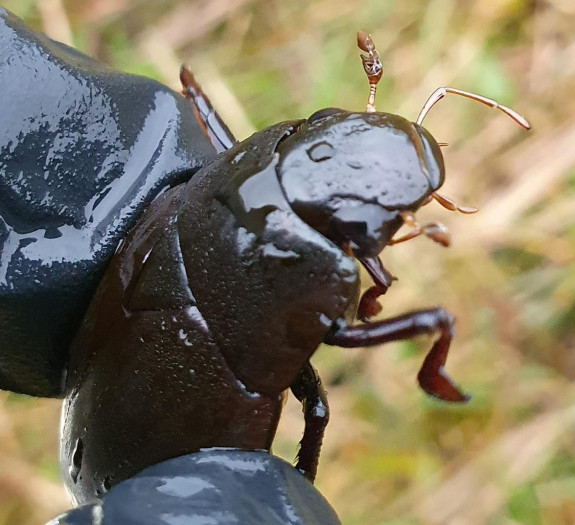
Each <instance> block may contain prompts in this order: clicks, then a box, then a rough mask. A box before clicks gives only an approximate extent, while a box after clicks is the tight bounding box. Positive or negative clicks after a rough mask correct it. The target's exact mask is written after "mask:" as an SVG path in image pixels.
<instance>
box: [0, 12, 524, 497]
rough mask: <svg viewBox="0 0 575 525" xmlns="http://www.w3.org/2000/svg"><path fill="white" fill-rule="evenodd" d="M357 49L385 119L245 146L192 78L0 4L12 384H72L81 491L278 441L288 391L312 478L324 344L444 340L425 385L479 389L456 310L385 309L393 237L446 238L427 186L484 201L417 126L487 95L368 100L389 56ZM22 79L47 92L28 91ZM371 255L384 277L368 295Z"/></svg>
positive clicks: (314, 122) (4, 380)
mask: <svg viewBox="0 0 575 525" xmlns="http://www.w3.org/2000/svg"><path fill="white" fill-rule="evenodd" d="M358 43H359V45H360V48H361V49H362V50H364V51H366V52H368V53H369V56H368V57H365V56H364V57H363V59H364V67H366V66H367V68H366V72H368V78H369V80H370V84H371V91H370V99H369V103H368V109H369V110H370V112H366V113H354V112H348V111H344V110H340V109H333V108H332V109H325V110H321V111H319V112H317V113H315V114H314V115H312V116H311V117H310V118H309V119H307V120H298V121H292V122H283V123H279V124H276V125H274V126H271V127H270V128H268V129H266V130H264V131H262V132H259V133H256V134H254V135H253V136H252V137H250V138H248V139H247V140H245V141H243V142H240V143H236V141H235V139H234V138H233V136H232V135H231V134H230V133H229V130H228V129H227V128H226V127H225V125H224V124H223V123H222V122H221V120H220V119H219V117H218V115H217V114H216V113H215V112H214V111H213V109H212V107H211V105H210V103H209V100H208V99H207V97H206V96H205V94H203V92H201V89H200V88H199V86H197V84H196V83H195V80H194V79H193V76H192V75H191V73H189V72H188V71H186V70H183V71H182V81H183V85H184V88H185V90H184V91H185V94H186V97H187V98H188V101H186V100H185V99H184V98H182V97H180V96H179V95H177V94H176V93H174V92H171V91H170V90H168V89H167V88H165V87H163V86H161V85H159V84H157V83H154V82H152V81H148V80H147V79H141V78H139V77H132V76H128V75H121V74H118V73H115V72H113V71H111V70H109V69H107V68H106V67H105V66H102V65H100V64H98V63H97V62H94V61H92V60H90V59H88V58H86V57H84V56H82V55H80V54H78V53H76V52H75V51H73V50H71V49H69V48H67V47H65V46H62V45H61V44H57V43H54V42H52V41H50V40H49V39H47V38H45V37H43V36H38V35H35V34H33V33H31V32H29V31H28V30H27V29H26V28H25V27H24V26H23V25H22V24H21V22H20V21H18V20H17V19H16V18H15V17H13V16H12V15H10V14H8V13H7V12H6V11H4V10H1V9H0V44H2V47H0V66H2V67H0V89H2V91H3V93H8V94H9V95H10V96H3V97H1V98H0V103H1V104H3V106H2V107H1V108H0V109H1V110H2V111H3V112H4V113H3V114H4V115H6V116H5V117H4V119H5V120H4V122H7V123H9V124H7V127H6V129H5V130H4V134H3V135H2V136H0V163H1V165H0V167H1V168H2V171H1V178H0V182H1V184H2V187H1V190H2V191H1V192H0V215H1V217H2V222H0V246H1V248H2V253H1V257H0V332H1V333H2V336H1V338H0V388H5V389H11V390H14V391H17V392H23V393H28V394H33V395H44V396H57V395H61V394H62V393H64V394H65V395H66V399H65V405H64V414H63V424H62V431H63V433H62V442H61V460H62V466H63V474H64V478H65V482H66V484H67V486H68V488H69V490H70V493H71V494H72V495H73V497H74V498H75V500H76V501H77V502H79V503H82V502H87V501H89V500H91V499H93V498H95V497H102V496H103V495H104V494H105V493H107V492H108V491H109V490H110V489H111V488H112V487H114V486H116V485H118V484H121V482H123V481H124V480H127V479H130V478H131V477H132V476H134V475H136V474H137V473H138V472H140V471H142V470H143V469H145V468H147V467H149V466H151V465H155V464H158V463H160V462H162V461H164V460H167V459H169V458H174V457H180V456H184V455H186V454H191V453H196V452H197V451H199V450H200V449H205V448H212V447H228V448H233V449H241V450H244V451H254V450H258V449H263V450H269V449H270V447H271V445H272V441H273V438H274V435H275V431H276V427H277V424H278V420H279V417H280V413H281V408H282V402H283V398H284V396H285V395H286V392H287V390H288V389H291V391H292V393H293V394H294V395H295V396H296V397H297V399H298V400H299V401H300V402H301V403H302V406H303V412H304V418H305V428H304V434H303V438H302V440H301V443H300V450H299V453H298V460H297V464H296V468H297V469H298V470H299V471H300V472H301V473H303V474H304V475H305V476H306V477H307V478H308V479H309V480H310V481H313V479H314V477H315V474H316V469H317V463H318V458H319V451H320V447H321V443H322V438H323V432H324V429H325V426H326V424H327V421H328V418H329V410H328V406H327V399H326V395H325V391H324V390H323V387H322V383H321V380H320V378H319V375H318V374H317V372H316V371H315V370H314V368H313V367H312V366H311V364H310V361H309V360H310V357H311V356H312V355H313V353H314V352H315V350H316V349H317V347H318V346H319V345H320V344H321V343H326V344H330V345H340V346H346V347H362V346H370V345H377V344H381V343H385V342H389V341H395V340H400V339H405V338H409V337H413V336H416V335H420V334H432V335H436V336H437V338H436V340H435V342H434V344H433V346H432V348H431V350H430V351H429V353H428V355H427V357H426V358H425V361H424V363H423V366H422V368H421V371H420V372H419V375H418V380H419V384H420V385H421V387H422V388H423V389H424V390H425V391H426V392H427V393H429V394H430V395H433V396H435V397H438V398H440V399H443V400H448V401H465V400H466V399H467V396H465V395H464V394H463V393H461V392H460V391H459V390H458V389H457V387H456V386H455V385H454V384H453V383H451V381H450V380H449V378H448V377H447V376H446V374H445V372H444V369H443V365H444V364H445V361H446V358H447V354H448V351H449V346H450V343H451V339H452V335H453V330H452V326H453V318H452V317H451V316H450V315H449V314H448V313H447V312H446V311H445V310H443V309H442V308H431V309H428V310H419V311H414V312H410V313H406V314H404V315H401V316H398V317H395V318H392V319H387V320H380V321H375V322H370V321H369V319H370V317H371V316H372V315H373V314H374V312H376V311H377V303H376V298H377V297H378V296H380V295H382V294H384V293H385V292H386V290H387V288H388V287H389V286H390V285H391V283H392V281H393V276H392V275H391V274H390V273H389V272H388V271H387V270H386V269H385V267H384V266H383V264H382V262H381V260H380V258H379V254H380V252H381V251H382V250H383V249H384V248H385V247H386V246H389V245H392V244H395V243H397V242H401V241H403V240H407V239H410V238H413V237H415V236H417V235H419V234H421V233H425V234H426V235H428V236H429V237H430V238H432V239H433V240H435V241H437V242H439V243H440V244H443V245H446V244H448V240H447V237H446V231H445V229H444V227H443V226H441V225H440V224H439V223H430V224H429V225H427V226H425V227H421V225H419V224H418V223H417V221H416V220H415V216H414V213H415V212H416V211H417V210H418V209H419V208H420V207H421V206H423V205H424V204H426V203H427V202H429V201H430V200H431V199H435V200H437V201H439V202H440V203H441V204H442V205H444V206H445V207H447V208H449V209H457V210H459V211H462V212H464V213H469V212H470V209H466V208H461V207H458V206H456V205H455V204H454V203H453V202H452V201H450V200H449V199H447V198H445V197H443V196H441V195H439V194H437V193H436V190H437V189H438V188H439V187H440V186H441V185H442V184H443V181H444V165H443V158H442V155H441V152H440V149H439V145H438V144H437V142H436V141H435V140H434V139H433V137H432V136H431V135H430V134H429V133H428V132H427V131H426V130H425V129H424V128H422V127H421V126H420V125H419V124H418V123H420V122H421V120H422V118H423V116H424V113H425V111H428V109H429V107H431V106H432V105H433V104H434V103H435V102H436V101H437V100H439V99H440V98H441V97H442V96H444V94H445V93H446V92H451V93H457V94H463V95H464V96H469V95H472V94H469V93H466V92H461V91H459V90H454V89H453V88H441V89H440V90H438V91H437V92H436V93H435V94H434V96H432V98H430V101H428V103H427V104H426V106H424V111H423V112H422V114H420V117H419V118H418V119H417V122H418V123H412V122H410V121H408V120H406V119H404V118H402V117H400V116H397V115H391V114H387V113H377V112H372V110H374V106H373V101H374V96H375V88H374V86H375V84H374V82H376V81H375V80H374V79H376V78H379V76H377V75H379V74H380V70H378V67H379V66H380V63H379V58H378V55H377V52H376V51H375V47H374V46H373V43H372V42H371V40H370V38H369V36H368V35H367V34H358ZM374 66H377V67H374ZM14 75H18V82H19V85H24V86H25V87H26V89H28V88H30V91H27V92H24V93H23V94H21V93H13V92H12V91H14V89H13V86H14ZM38 86H42V87H43V88H44V90H43V91H41V90H39V89H38ZM441 90H443V91H441ZM470 98H474V99H475V100H479V101H481V102H483V103H485V104H487V105H491V106H493V107H499V108H500V109H502V110H503V111H504V112H507V113H508V114H509V111H511V110H509V109H508V108H504V107H500V106H498V105H497V104H496V103H495V102H494V101H491V100H490V99H486V98H484V97H480V96H477V95H472V96H470ZM426 108H427V109H426ZM512 118H515V120H517V121H518V122H519V123H521V121H520V119H521V118H522V117H520V116H519V118H516V116H512ZM525 123H526V122H525ZM521 125H524V126H525V124H523V123H522V124H521ZM216 152H221V153H220V155H219V156H217V157H216ZM194 172H196V173H195V174H194ZM192 174H194V175H193V176H192ZM179 183H181V184H179ZM178 184H179V185H178ZM144 209H145V211H144ZM142 212H143V213H142ZM403 224H406V225H408V226H412V227H413V230H412V232H411V233H410V234H408V235H405V236H403V237H399V238H394V235H395V234H396V232H397V230H398V229H399V228H400V227H401V226H402V225H403ZM130 228H131V230H130V232H129V234H127V235H126V232H127V231H128V230H129V229H130ZM114 251H115V253H114ZM113 253H114V255H113V256H112V254H113ZM357 262H359V263H361V264H362V265H363V266H364V267H365V269H366V270H367V272H368V274H369V276H370V277H371V279H372V280H373V282H374V286H373V287H372V288H370V290H368V292H366V293H364V294H363V295H362V296H361V300H360V279H359V269H358V264H357ZM104 269H105V273H104ZM102 275H103V277H102ZM98 281H100V283H99V286H98V289H97V291H96V292H95V293H94V291H95V289H96V286H97V285H98ZM92 297H93V298H92ZM90 298H92V300H91V303H90V306H89V308H88V309H87V310H86V308H87V305H88V302H89V300H90ZM356 318H357V319H360V320H362V321H365V323H364V324H354V321H355V319H356ZM30 319H34V322H33V323H31V322H30ZM81 320H82V321H81ZM80 321H81V324H80ZM233 454H235V452H233V453H230V457H231V455H233ZM250 454H253V452H250ZM224 455H225V454H224ZM226 457H227V456H226ZM246 457H247V456H246ZM172 474H173V479H172V481H173V482H174V483H176V482H177V480H178V473H177V469H176V470H175V471H174V472H173V473H172ZM172 481H170V482H169V483H171V482H172ZM224 485H225V484H224ZM118 486H120V485H118ZM130 486H132V485H130ZM222 490H233V487H232V486H231V485H229V486H228V485H225V486H224V487H223V489H222ZM305 491H313V488H312V487H311V485H309V486H308V489H305ZM214 494H215V492H214ZM214 494H213V495H214ZM286 494H287V492H286ZM213 495H212V496H213ZM252 495H253V494H252ZM110 501H117V500H116V499H112V500H110ZM210 501H212V502H213V504H216V503H215V502H216V499H214V497H212V499H210ZM105 505H106V504H105V503H104V506H105ZM111 505H112V504H111ZM114 505H115V504H114ZM262 505H264V506H265V502H262Z"/></svg>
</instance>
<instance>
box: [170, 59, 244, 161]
mask: <svg viewBox="0 0 575 525" xmlns="http://www.w3.org/2000/svg"><path fill="white" fill-rule="evenodd" d="M180 80H181V82H182V86H183V87H184V89H183V90H182V93H183V94H184V96H185V97H186V98H187V99H188V100H189V101H190V102H191V104H192V109H193V110H194V115H195V116H196V120H197V121H198V124H199V125H200V127H201V128H202V130H203V132H204V135H206V137H208V139H209V140H210V142H211V143H212V146H214V148H216V151H217V152H218V153H221V152H222V151H226V150H228V149H230V148H231V147H232V146H233V145H234V144H235V143H236V142H237V140H236V138H235V137H234V136H233V134H232V132H231V131H230V130H229V128H228V127H227V126H226V125H225V124H224V121H223V120H222V119H221V117H220V116H219V115H218V112H217V111H216V110H215V109H214V108H213V106H212V103H211V102H210V99H209V98H208V96H207V95H206V94H205V93H204V92H203V91H202V88H201V87H200V85H199V84H198V82H197V81H196V79H195V77H194V75H193V74H192V72H191V71H190V70H189V69H188V68H187V67H186V66H182V67H181V69H180Z"/></svg>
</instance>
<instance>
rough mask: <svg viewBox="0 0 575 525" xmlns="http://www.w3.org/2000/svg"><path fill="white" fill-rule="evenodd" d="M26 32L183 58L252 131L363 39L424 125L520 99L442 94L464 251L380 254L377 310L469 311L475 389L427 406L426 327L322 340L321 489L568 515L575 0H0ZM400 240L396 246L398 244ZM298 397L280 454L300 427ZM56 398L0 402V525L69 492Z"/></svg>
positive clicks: (316, 88) (385, 503) (317, 85)
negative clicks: (348, 342) (462, 397)
mask: <svg viewBox="0 0 575 525" xmlns="http://www.w3.org/2000/svg"><path fill="white" fill-rule="evenodd" d="M2 4H3V5H4V6H5V7H7V8H8V9H11V10H13V11H15V12H16V13H17V14H20V15H22V16H25V18H26V20H27V21H28V22H29V23H30V24H31V25H32V26H33V27H35V28H38V29H42V28H43V29H44V30H45V31H47V32H48V33H49V34H50V35H52V36H53V37H54V38H58V39H61V40H71V41H72V42H73V43H74V44H75V45H77V46H79V47H80V48H81V49H82V50H83V51H85V52H87V53H88V54H91V55H94V56H98V57H99V58H100V59H102V60H104V61H106V62H108V63H111V64H113V65H115V66H116V67H117V68H119V69H124V70H130V71H135V72H139V73H142V74H148V75H155V76H157V77H158V78H160V79H161V80H163V81H164V82H166V83H168V84H169V85H172V86H173V87H175V88H177V87H178V84H177V73H178V67H179V64H180V62H181V61H185V62H187V63H189V64H190V65H191V66H192V69H194V70H195V71H196V72H197V74H198V76H199V78H200V80H201V82H202V83H203V85H204V87H205V89H206V91H207V92H208V93H209V94H210V96H211V98H212V101H213V102H214V103H215V104H216V106H217V107H218V109H219V110H220V112H221V113H222V115H223V116H224V118H225V120H226V121H227V122H228V123H229V125H230V127H231V128H232V129H233V130H234V131H235V132H236V134H237V135H238V136H239V137H245V136H246V135H248V134H249V133H250V132H251V131H253V130H254V129H260V128H262V127H264V126H266V125H269V124H271V123H273V122H275V121H278V120H283V119H289V118H300V117H305V116H307V115H309V114H311V113H312V112H313V111H314V110H315V109H318V108H320V107H325V106H339V107H345V108H349V109H361V108H362V106H363V105H364V102H365V98H366V95H367V90H366V81H365V78H364V77H363V76H362V72H361V67H360V64H359V59H358V57H357V50H356V49H355V47H354V46H355V32H356V30H357V29H360V28H362V29H365V30H368V31H370V32H371V33H372V34H373V37H374V40H375V42H376V43H377V45H378V49H379V51H380V54H381V55H382V56H383V59H384V61H385V63H384V66H385V72H386V75H387V76H386V78H385V79H384V81H383V82H382V86H381V91H380V94H379V104H378V107H379V108H380V109H382V110H387V111H390V112H396V113H401V114H403V115H404V116H409V117H411V118H415V116H416V115H417V112H418V110H419V108H420V106H421V104H422V103H423V101H424V100H425V98H426V97H427V95H428V94H429V93H431V91H432V90H433V89H434V88H436V87H437V86H440V85H454V86H457V87H460V88H462V89H469V90H472V91H476V92H480V93H483V94H485V95H487V96H491V97H494V98H497V99H499V100H500V101H501V102H502V103H504V104H507V105H511V106H513V107H514V108H516V109H517V110H519V111H520V112H522V113H524V114H525V115H526V116H527V117H528V118H529V119H530V120H531V123H532V125H533V130H532V131H531V132H529V133H526V132H523V131H522V130H521V129H519V128H518V127H516V126H514V125H513V124H512V122H511V121H509V120H508V119H506V118H505V117H504V116H502V115H500V114H498V113H497V112H495V111H489V110H486V109H484V108H483V107H481V106H479V105H477V104H472V103H470V102H468V101H465V100H458V99H453V98H452V99H448V100H447V101H444V102H442V103H441V105H440V106H439V107H438V108H436V109H434V110H433V112H432V114H431V115H430V116H429V118H428V119H427V120H426V127H427V128H428V129H430V130H431V131H432V132H433V134H434V136H436V137H437V138H438V139H439V140H442V141H447V142H449V143H450V144H451V145H450V146H449V147H448V148H446V150H445V152H444V154H445V158H446V162H447V169H448V178H447V182H446V184H445V187H444V193H446V194H447V195H449V196H451V197H453V198H455V199H456V200H457V201H458V202H459V203H461V204H469V205H477V206H479V207H480V209H481V210H480V212H479V213H478V214H477V215H475V216H471V217H470V216H461V215H455V214H450V213H448V212H446V211H444V210H443V209H441V208H440V207H438V206H434V207H432V206H428V207H427V208H426V209H425V214H424V216H425V217H428V218H431V217H433V219H434V220H440V221H442V222H444V223H446V224H447V225H448V226H449V228H450V230H451V231H452V237H453V245H452V247H451V248H450V249H449V250H442V249H441V248H439V247H437V246H436V245H433V244H432V243H430V242H429V241H427V240H425V239H417V240H414V241H411V242H409V243H406V244H405V245H399V246H397V247H393V248H390V249H389V250H386V252H384V261H385V263H386V265H387V266H388V267H389V268H390V270H391V271H392V272H393V273H395V274H396V275H397V276H398V277H399V279H400V280H399V282H397V283H395V284H394V286H393V287H392V289H391V290H390V292H389V293H388V294H387V295H386V297H385V300H384V303H383V304H384V314H385V315H392V314H394V313H399V312H403V311H406V310H408V309H411V308H417V307H424V306H427V305H434V304H442V305H444V306H445V307H447V308H448V309H449V310H451V311H452V312H454V313H455V314H456V315H457V317H458V325H457V326H458V334H457V338H456V340H455V342H454V344H453V349H452V355H451V356H450V360H449V362H448V368H449V371H450V373H451V375H452V376H453V377H454V378H457V380H458V381H459V382H460V384H462V385H464V387H465V388H466V389H467V390H468V391H470V392H471V393H472V394H473V395H474V397H473V400H472V401H471V402H470V403H469V404H468V405H467V406H465V407H453V406H446V405H442V404H440V403H437V402H433V401H430V400H428V399H426V398H425V397H424V395H423V394H422V393H421V392H420V391H418V389H417V388H416V387H415V384H414V378H415V375H416V371H417V368H418V365H419V363H420V361H421V359H422V355H423V351H424V349H425V348H426V347H427V346H428V344H429V341H427V340H421V341H418V342H417V343H416V344H411V343H404V344H398V345H388V346H387V347H384V348H381V349H380V348H376V349H371V350H365V351H364V350H356V351H341V350H337V349H331V348H327V347H326V348H324V349H321V350H320V351H319V352H318V354H317V359H316V364H317V366H318V368H319V369H320V371H321V373H322V375H323V377H324V380H325V382H326V383H327V387H328V390H329V394H330V403H331V406H332V413H333V415H332V421H331V423H330V425H329V428H328V431H327V435H326V440H325V450H324V453H323V456H322V461H321V464H320V472H319V478H318V482H317V484H318V487H319V488H320V490H322V492H324V494H325V495H326V496H327V497H328V499H329V500H330V501H331V502H332V503H333V505H334V506H335V508H336V509H337V510H338V512H339V513H340V515H341V517H342V520H343V522H344V523H345V524H346V525H353V524H356V523H357V524H360V523H361V524H394V525H399V524H402V525H403V524H421V525H432V524H453V525H456V524H465V525H467V524H471V525H473V524H486V523H489V524H517V523H521V524H529V525H531V524H533V525H537V524H565V525H567V524H572V523H575V460H574V454H575V440H574V437H573V436H574V435H575V408H574V404H573V401H574V400H575V386H574V384H573V379H574V378H575V352H574V350H575V348H574V347H575V329H574V323H575V220H574V219H575V97H574V96H573V95H574V93H575V40H574V39H573V28H575V7H574V6H573V3H572V2H570V1H569V0H549V1H547V2H545V1H531V2H525V1H521V0H493V1H490V2H454V1H450V0H433V1H430V2H417V1H414V0H409V1H405V2H388V1H382V2H377V1H373V2H368V1H359V0H348V1H347V2H339V1H338V2H336V1H335V0H317V1H313V2H310V1H303V0H292V1H290V2H280V1H279V0H227V1H226V0H213V1H210V2H208V1H177V0H171V1H166V2H153V1H151V0H147V1H146V0H139V1H138V0H123V1H121V0H90V1H89V2H88V1H74V2H72V1H69V2H62V1H60V0H37V1H31V0H29V1H22V0H13V1H7V0H4V1H3V2H2ZM388 251H389V253H387V252H388ZM301 425H302V421H301V417H300V415H299V408H298V407H297V404H296V403H289V404H288V407H287V410H286V414H285V417H284V419H283V421H282V424H281V431H280V434H279V437H278V440H277V445H276V452H278V453H279V454H280V455H283V456H284V457H287V458H290V457H293V455H294V452H295V443H296V442H297V439H298V437H299V434H300V432H301ZM57 427H58V407H57V403H56V402H54V401H33V400H24V399H20V398H18V396H9V395H2V396H1V397H0V444H1V449H0V524H4V523H6V524H8V523H9V524H15V523H16V524H23V525H27V524H37V523H41V522H42V520H46V519H48V518H49V517H50V516H52V515H54V514H55V513H56V512H57V511H58V509H59V508H63V507H65V506H66V502H65V499H64V497H63V491H62V490H61V489H60V487H59V484H58V481H57V479H56V474H55V473H56V472H57V467H56V454H57V453H56V448H57V447H56V439H57V438H56V433H57Z"/></svg>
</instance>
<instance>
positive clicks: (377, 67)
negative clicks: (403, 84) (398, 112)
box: [357, 31, 383, 113]
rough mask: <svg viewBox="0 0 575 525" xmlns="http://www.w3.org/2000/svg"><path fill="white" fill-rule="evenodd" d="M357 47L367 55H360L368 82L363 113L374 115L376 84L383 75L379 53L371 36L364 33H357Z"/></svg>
mask: <svg viewBox="0 0 575 525" xmlns="http://www.w3.org/2000/svg"><path fill="white" fill-rule="evenodd" d="M357 47H359V49H361V50H362V51H365V52H366V53H368V55H367V56H366V55H364V54H363V53H360V55H359V56H360V57H361V62H362V64H363V70H364V71H365V74H366V75H367V80H369V97H368V99H367V107H366V108H365V111H367V112H368V113H375V92H376V91H377V84H378V82H379V80H380V79H381V76H382V75H383V66H382V64H381V61H380V60H379V53H378V52H377V50H376V49H375V44H374V43H373V40H372V39H371V35H370V34H369V33H366V32H365V31H358V32H357Z"/></svg>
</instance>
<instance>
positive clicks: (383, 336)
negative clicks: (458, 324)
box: [324, 308, 469, 402]
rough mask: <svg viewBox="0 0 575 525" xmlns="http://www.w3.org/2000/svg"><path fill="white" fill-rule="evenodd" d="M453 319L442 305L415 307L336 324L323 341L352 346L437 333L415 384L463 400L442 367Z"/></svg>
mask: <svg viewBox="0 0 575 525" xmlns="http://www.w3.org/2000/svg"><path fill="white" fill-rule="evenodd" d="M453 323H454V318H453V316H452V315H450V314H449V313H447V312H446V311H445V310H444V309H443V308H432V309H429V310H418V311H415V312H410V313H407V314H404V315H400V316H397V317H393V318H391V319H386V320H383V321H376V322H373V323H368V324H364V325H360V326H340V327H336V329H335V331H334V332H332V333H331V334H329V335H328V336H327V337H326V338H325V339H324V342H325V343H327V344H329V345H336V346H341V347H345V348H356V347H362V346H374V345H379V344H383V343H389V342H391V341H401V340H404V339H408V338H411V337H415V336H418V335H423V334H436V333H439V337H438V339H437V340H436V341H435V343H434V344H433V347H432V348H431V350H430V351H429V353H428V354H427V356H426V358H425V360H424V362H423V365H422V367H421V370H420V371H419V374H418V375H417V379H418V381H419V385H420V386H421V388H422V389H423V390H424V391H425V392H427V393H428V394H429V395H431V396H434V397H437V398H438V399H442V400H443V401H452V402H464V401H467V400H468V399H469V396H467V395H465V394H463V392H461V391H460V390H459V388H457V386H455V385H454V384H453V382H452V381H451V379H450V378H449V377H448V376H447V374H446V372H445V370H444V368H443V366H444V365H445V361H446V360H447V354H448V352H449V345H450V344H451V339H452V338H453Z"/></svg>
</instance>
